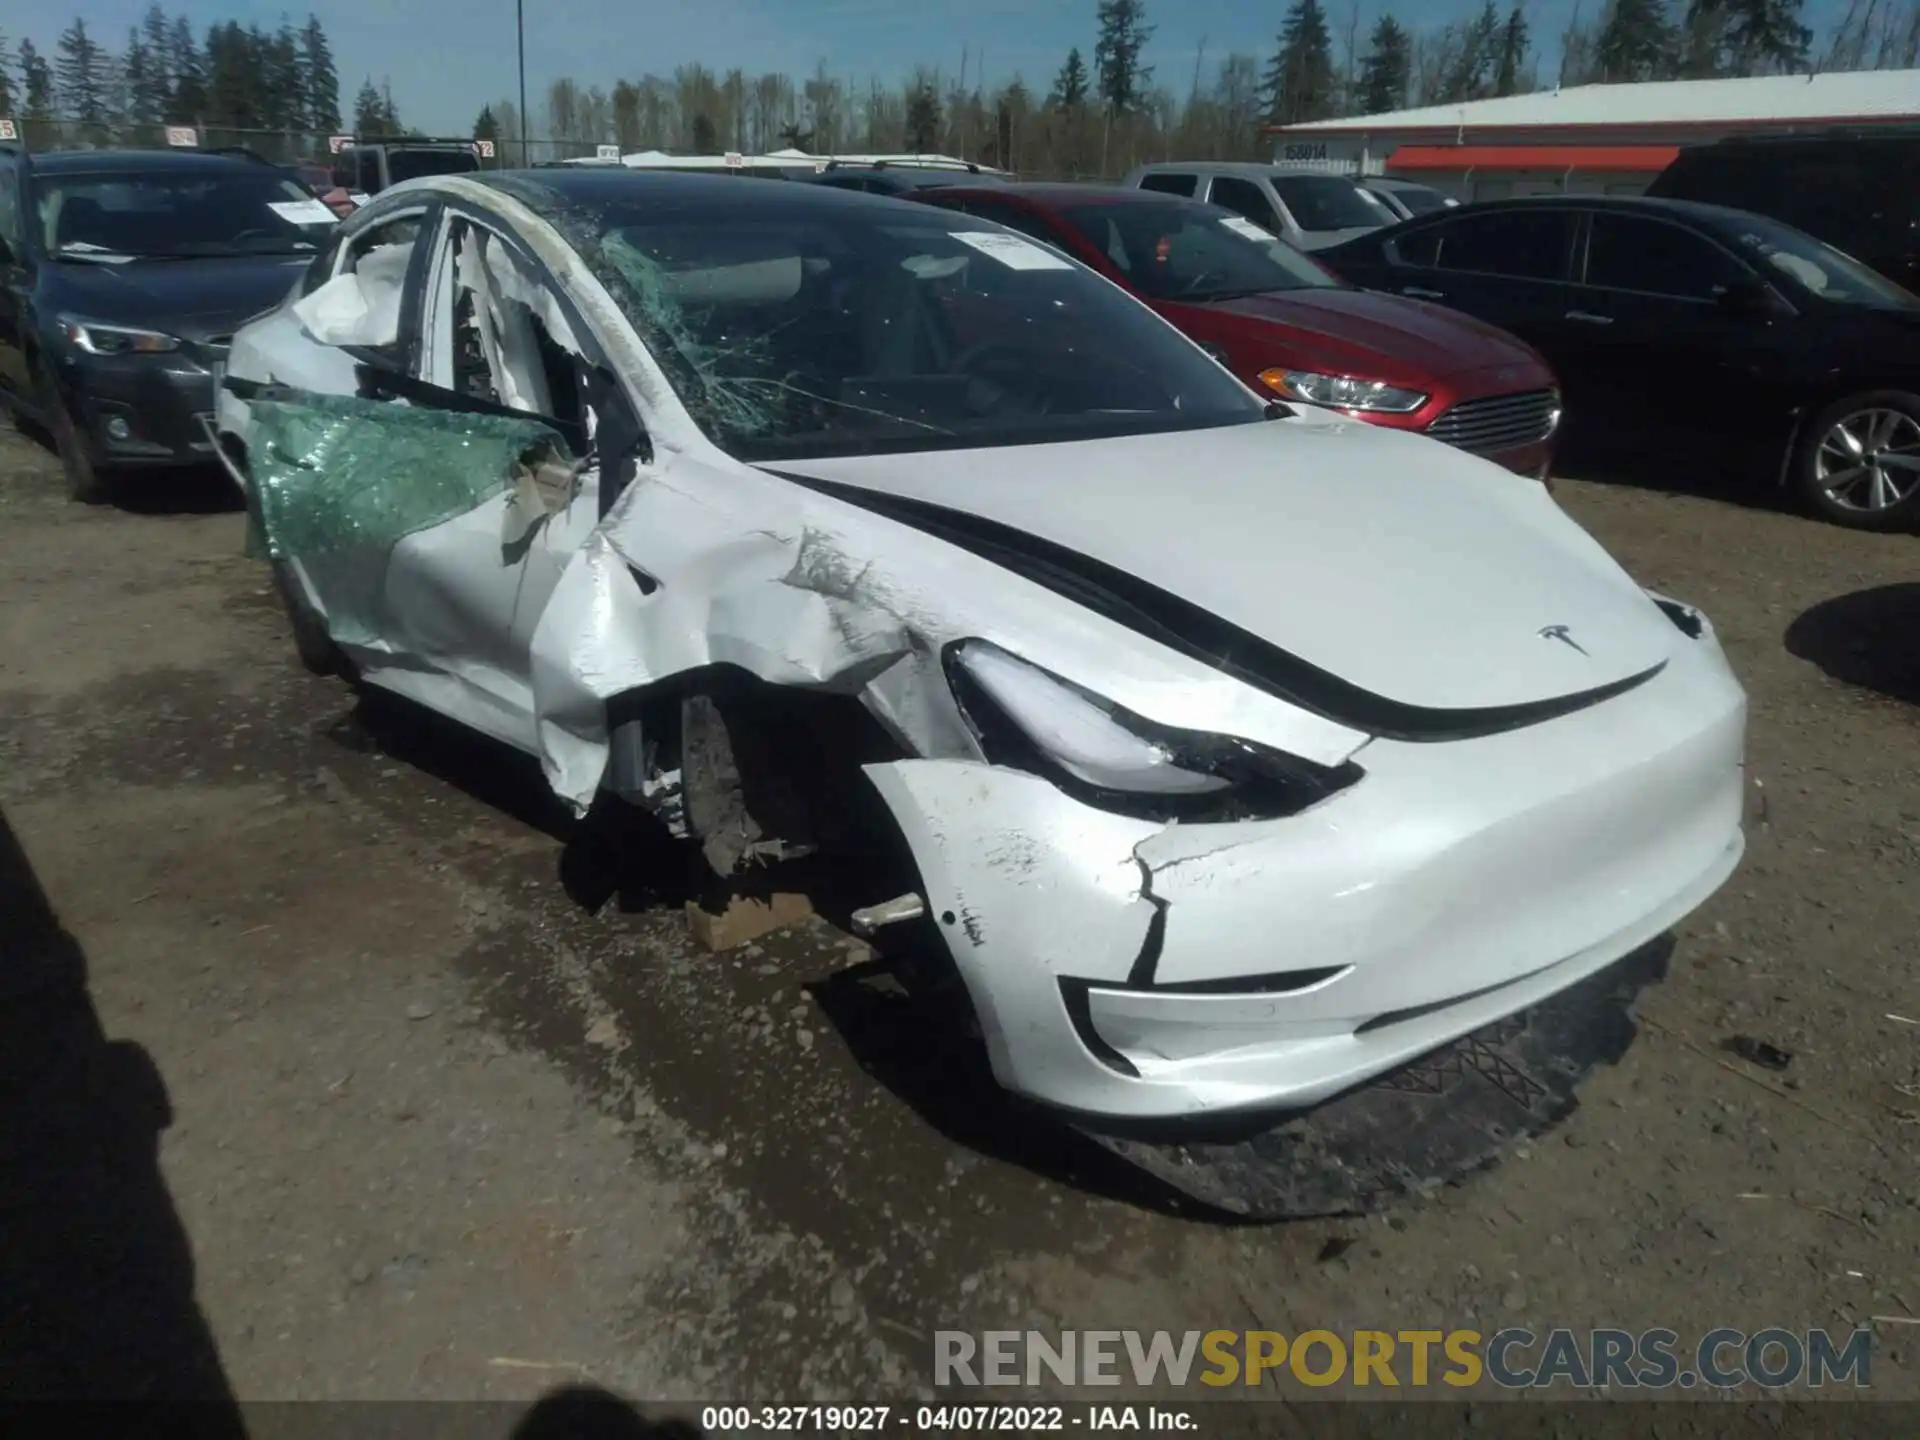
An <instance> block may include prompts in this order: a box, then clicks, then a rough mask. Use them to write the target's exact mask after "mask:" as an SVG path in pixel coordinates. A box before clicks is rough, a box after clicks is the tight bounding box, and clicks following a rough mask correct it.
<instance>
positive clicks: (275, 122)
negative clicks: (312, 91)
mask: <svg viewBox="0 0 1920 1440" xmlns="http://www.w3.org/2000/svg"><path fill="white" fill-rule="evenodd" d="M249 40H250V41H251V42H252V44H253V47H254V54H255V55H256V56H257V57H258V59H257V63H258V64H259V67H260V78H261V82H262V84H261V89H262V94H261V97H260V121H261V123H262V124H263V125H265V126H266V127H267V128H268V129H270V130H301V129H305V128H306V123H307V97H306V79H305V76H304V75H303V74H302V73H301V72H302V66H301V63H300V37H299V36H298V35H297V34H296V33H295V32H294V28H293V26H292V24H291V23H289V22H288V21H285V20H283V21H281V22H280V28H279V29H278V30H276V31H275V32H274V33H273V34H272V35H265V34H262V33H261V32H260V31H258V30H256V31H254V32H253V33H252V35H250V36H249Z"/></svg>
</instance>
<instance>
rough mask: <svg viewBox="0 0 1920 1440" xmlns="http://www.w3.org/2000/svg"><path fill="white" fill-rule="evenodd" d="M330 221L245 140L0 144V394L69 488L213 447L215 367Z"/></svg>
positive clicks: (87, 489)
mask: <svg viewBox="0 0 1920 1440" xmlns="http://www.w3.org/2000/svg"><path fill="white" fill-rule="evenodd" d="M335 223H336V221H335V217H334V214H333V212H332V211H331V210H329V209H328V208H327V207H326V206H325V205H324V204H322V203H321V202H320V201H319V200H317V199H315V198H314V196H313V193H312V191H310V190H309V189H307V188H306V186H305V185H303V184H302V183H301V182H300V180H299V179H298V178H297V177H296V176H294V175H292V174H291V173H289V172H288V171H286V170H283V169H281V168H280V167H278V166H275V165H269V164H266V163H264V162H261V161H258V160H255V159H250V158H247V157H245V156H238V155H207V154H193V153H181V152H178V151H104V150H97V151H75V152H57V151H56V152H49V153H28V152H25V151H22V150H18V149H14V148H8V147H0V403H4V404H5V405H7V406H8V407H9V408H11V409H12V410H13V412H14V415H15V417H16V419H27V420H32V421H35V422H37V423H38V424H39V425H41V426H42V427H44V428H45V430H46V431H47V432H48V433H49V434H50V435H51V436H52V437H53V440H54V443H55V444H56V445H57V446H58V448H59V451H60V461H61V466H62V468H63V469H64V470H65V471H66V476H67V484H68V488H69V490H70V492H71V493H72V495H73V496H74V498H75V499H78V500H85V501H89V502H97V501H100V500H104V499H106V498H108V494H109V491H110V490H111V488H112V483H113V481H114V479H115V478H116V475H117V473H118V472H121V471H124V470H132V469H134V468H137V467H140V466H151V465H178V464H187V463H195V462H200V461H204V460H207V459H210V458H211V457H212V454H213V446H212V444H211V442H210V441H209V440H208V438H207V435H206V433H205V431H204V430H203V428H202V426H201V424H200V421H201V419H202V417H207V416H210V415H211V414H212V412H213V397H214V375H213V368H214V367H215V366H216V365H218V364H219V363H220V362H221V361H222V360H224V358H225V356H226V351H227V345H228V342H229V341H230V340H231V339H232V337H233V332H234V331H235V330H236V329H237V328H238V327H239V326H240V325H241V324H242V323H243V322H245V321H246V320H248V319H250V318H252V317H253V316H254V315H257V314H258V313H259V312H260V311H262V310H264V309H266V308H268V307H269V306H271V305H273V304H275V303H276V302H277V301H279V300H280V299H281V298H282V297H283V296H285V295H286V293H287V291H288V289H289V288H290V287H292V286H293V285H294V284H295V282H297V281H298V280H299V278H300V275H301V271H302V270H303V268H304V267H305V266H306V265H307V263H308V262H310V261H311V260H312V258H313V256H314V255H315V254H316V253H317V252H318V250H319V249H320V247H321V245H322V244H324V243H325V241H326V239H327V235H328V232H329V231H330V230H331V229H332V227H333V225H334V224H335Z"/></svg>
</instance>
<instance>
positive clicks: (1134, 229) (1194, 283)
mask: <svg viewBox="0 0 1920 1440" xmlns="http://www.w3.org/2000/svg"><path fill="white" fill-rule="evenodd" d="M1066 214H1067V220H1068V222H1069V223H1070V224H1071V225H1072V226H1073V228H1074V229H1076V230H1078V231H1079V232H1080V233H1081V234H1082V235H1084V236H1085V237H1086V238H1087V239H1088V240H1089V241H1091V242H1092V244H1093V246H1094V248H1096V249H1097V250H1099V251H1100V253H1101V254H1103V255H1105V256H1106V257H1107V258H1108V259H1109V260H1111V261H1112V262H1113V263H1114V265H1115V266H1116V267H1117V268H1118V269H1119V270H1120V271H1121V272H1122V273H1123V274H1124V275H1125V276H1126V277H1127V280H1128V281H1129V282H1130V283H1131V284H1132V285H1133V287H1134V288H1135V289H1136V290H1138V291H1139V292H1140V293H1141V294H1142V295H1147V296H1150V297H1151V298H1153V299H1155V300H1185V301H1189V302H1191V303H1194V304H1204V303H1205V302H1207V301H1209V300H1232V299H1235V298H1237V297H1239V296H1242V295H1262V294H1267V293H1269V292H1271V291H1275V290H1344V289H1346V288H1347V286H1346V283H1345V282H1344V281H1342V280H1338V279H1336V278H1335V277H1334V275H1333V274H1332V272H1331V271H1328V270H1326V269H1325V268H1323V267H1322V266H1320V265H1319V264H1317V263H1316V262H1314V261H1312V260H1309V259H1308V258H1307V257H1306V256H1305V255H1302V254H1301V253H1300V252H1299V251H1298V250H1296V249H1294V248H1293V247H1292V246H1291V245H1289V244H1287V243H1286V242H1285V241H1284V240H1277V239H1275V238H1274V237H1273V236H1272V235H1269V234H1268V233H1267V232H1266V231H1264V230H1262V229H1261V228H1260V227H1259V226H1258V225H1256V224H1254V223H1253V222H1252V221H1251V220H1248V219H1246V218H1244V217H1243V216H1239V215H1235V214H1233V213H1232V212H1230V211H1226V210H1219V209H1216V208H1214V207H1213V206H1211V205H1195V204H1193V203H1191V202H1182V201H1169V202H1167V203H1166V204H1158V203H1154V202H1151V201H1137V200H1130V201H1128V202H1126V203H1124V204H1119V205H1076V206H1074V207H1073V208H1072V209H1070V210H1068V211H1067V212H1066Z"/></svg>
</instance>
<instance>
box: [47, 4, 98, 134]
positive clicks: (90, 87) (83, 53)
mask: <svg viewBox="0 0 1920 1440" xmlns="http://www.w3.org/2000/svg"><path fill="white" fill-rule="evenodd" d="M56 48H57V49H58V50H59V52H60V58H59V60H58V61H56V62H55V64H54V83H55V86H56V87H57V89H58V92H59V95H60V108H61V109H62V110H64V111H65V112H66V114H67V115H68V116H69V117H70V118H71V119H74V120H78V121H80V122H82V123H83V124H86V125H101V124H104V123H106V118H107V87H106V70H107V66H106V57H105V56H104V55H103V54H102V53H101V51H100V46H99V44H98V43H97V42H96V41H95V40H94V38H93V37H92V36H91V35H89V34H87V22H86V21H84V20H80V19H76V20H75V21H74V22H73V23H72V24H71V25H69V26H68V27H67V28H66V29H65V30H63V31H61V32H60V40H59V43H58V46H57V47H56Z"/></svg>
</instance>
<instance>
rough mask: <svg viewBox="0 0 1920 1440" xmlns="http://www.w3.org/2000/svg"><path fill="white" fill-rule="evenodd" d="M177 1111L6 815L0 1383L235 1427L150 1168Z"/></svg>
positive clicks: (163, 1193) (236, 1430) (178, 1241)
mask: <svg viewBox="0 0 1920 1440" xmlns="http://www.w3.org/2000/svg"><path fill="white" fill-rule="evenodd" d="M171 1120H172V1114H171V1107H170V1105H169V1102H168V1099H167V1091H166V1086H165V1084H164V1082H163V1081H162V1080H161V1077H160V1072H159V1070H158V1069H157V1068H156V1067H155V1065H154V1063H153V1060H152V1058H151V1057H150V1056H149V1055H148V1054H147V1052H146V1051H145V1050H143V1049H141V1048H140V1047H139V1046H138V1045H135V1044H132V1043H130V1042H128V1041H124V1040H109V1039H107V1037H106V1035H105V1033H104V1032H103V1030H102V1029H101V1024H100V1018H99V1015H98V1014H97V1013H96V1012H95V1010H94V1007H93V1001H92V998H91V996H90V995H89V993H88V989H87V964H86V957H85V956H84V954H82V952H81V950H80V947H79V945H78V943H77V942H76V941H75V940H74V938H73V936H72V935H70V934H68V933H67V932H66V930H64V929H63V928H62V927H61V924H60V921H59V918H58V917H57V916H56V915H55V914H54V911H53V908H52V906H51V905H50V904H49V903H48V900H47V897H46V894H45V893H44V891H43V890H42V889H41V887H40V882H39V880H38V878H37V877H36V876H35V875H34V873H33V868H32V865H31V864H30V863H29V861H28V859H27V855H26V852H25V850H24V849H23V848H22V847H21V844H20V842H19V840H18V838H17V837H16V836H15V835H14V833H13V830H12V827H11V826H10V825H9V824H8V823H7V821H6V818H5V816H4V815H0V1395H5V1396H7V1397H8V1398H10V1399H75V1400H77V1399H86V1400H123V1399H124V1400H136V1399H137V1400H170V1401H185V1400H191V1401H197V1402H203V1403H201V1404H199V1405H196V1406H195V1407H194V1411H193V1414H194V1417H195V1426H194V1428H195V1431H196V1433H200V1434H230V1435H234V1436H239V1435H243V1434H244V1433H245V1432H244V1429H243V1427H242V1425H241V1422H240V1415H239V1411H238V1409H237V1408H235V1406H234V1402H233V1396H232V1393H231V1391H230V1389H229V1387H228V1384H227V1378H226V1374H225V1372H224V1370H223V1369H222V1367H221V1364H220V1357H219V1354H218V1352H217V1351H216V1350H215V1348H214V1342H213V1336H212V1333H211V1331H210V1330H209V1329H208V1326H207V1322H206V1319H205V1317H204V1316H203V1315H202V1314H201V1313H200V1308H199V1306H198V1304H197V1303H196V1302H195V1299H194V1274H193V1256H192V1253H191V1251H190V1249H189V1246H188V1241H187V1235H186V1231H185V1229H184V1228H183V1227H182V1225H181V1223H180V1218H179V1216H178V1214H177V1213H176V1212H175V1210H174V1207H173V1200H172V1197H171V1196H170V1195H169V1194H168V1193H167V1188H166V1184H165V1181H164V1180H163V1179H162V1177H161V1174H160V1166H159V1137H160V1132H161V1131H163V1130H164V1129H166V1127H167V1125H168V1124H169V1123H171ZM204 1402H211V1403H204Z"/></svg>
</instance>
